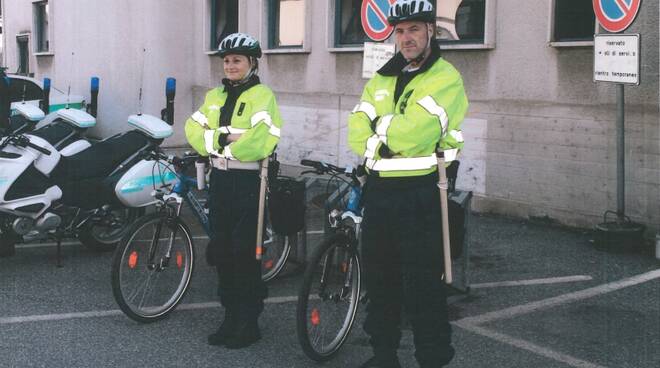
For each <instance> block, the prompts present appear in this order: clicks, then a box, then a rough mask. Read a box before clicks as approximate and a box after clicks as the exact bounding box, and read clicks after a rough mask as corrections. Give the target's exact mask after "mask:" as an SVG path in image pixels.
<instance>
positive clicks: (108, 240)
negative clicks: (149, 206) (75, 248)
mask: <svg viewBox="0 0 660 368" xmlns="http://www.w3.org/2000/svg"><path fill="white" fill-rule="evenodd" d="M143 214H144V209H143V208H118V209H114V210H112V211H111V212H110V215H109V216H112V218H111V219H108V218H106V219H103V220H102V221H90V222H89V223H87V224H86V225H85V226H84V227H83V228H81V229H80V232H79V233H78V240H80V242H81V243H82V244H83V245H84V246H85V247H87V248H88V249H90V250H93V251H95V252H109V251H112V250H114V249H115V248H116V247H117V245H118V244H119V242H120V241H121V239H122V237H123V236H124V234H125V233H126V231H127V230H128V228H129V226H130V225H131V224H132V223H133V222H135V220H137V219H138V218H139V217H140V216H142V215H143ZM108 220H109V221H108Z"/></svg>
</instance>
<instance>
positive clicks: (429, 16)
mask: <svg viewBox="0 0 660 368" xmlns="http://www.w3.org/2000/svg"><path fill="white" fill-rule="evenodd" d="M410 20H418V21H421V22H427V23H433V22H435V11H434V10H433V4H432V3H431V2H430V1H428V0H397V1H396V3H394V4H393V5H392V6H391V7H390V11H389V15H388V17H387V21H388V22H389V23H390V25H391V26H394V25H397V24H398V23H401V22H405V21H410Z"/></svg>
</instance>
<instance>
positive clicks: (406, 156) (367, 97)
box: [348, 58, 468, 177]
mask: <svg viewBox="0 0 660 368" xmlns="http://www.w3.org/2000/svg"><path fill="white" fill-rule="evenodd" d="M396 80H397V77H396V76H385V75H382V74H378V73H377V74H376V75H375V76H374V77H373V78H372V79H371V80H370V81H369V82H368V83H367V85H366V86H365V88H364V92H363V93H362V97H361V101H360V102H359V103H358V104H357V106H356V107H355V109H353V111H352V113H351V114H350V116H349V119H348V144H349V145H350V147H351V149H352V150H353V151H355V152H356V153H358V154H359V155H361V156H364V157H365V159H366V166H367V168H368V169H369V170H371V171H378V174H379V175H380V176H383V177H400V176H418V175H426V174H429V173H431V172H433V171H435V170H436V166H437V161H436V156H435V148H436V146H437V145H438V142H439V143H440V148H441V149H442V150H443V151H445V161H446V162H449V161H453V160H455V159H456V156H457V155H458V152H459V151H460V149H461V148H462V147H463V134H462V132H461V123H462V121H463V118H464V117H465V113H466V112H467V108H468V101H467V97H466V95H465V90H464V88H463V80H462V78H461V75H460V74H459V72H458V71H457V70H456V69H455V68H454V67H453V66H452V65H451V64H450V63H448V62H447V61H445V60H444V59H442V58H439V59H438V60H436V62H435V63H434V64H433V65H432V66H431V67H430V68H429V69H428V70H426V71H424V72H423V73H420V74H418V75H417V76H415V77H414V78H413V79H412V80H411V81H410V82H409V83H408V84H407V85H406V87H405V88H404V90H403V93H402V94H401V97H399V100H398V101H397V103H396V104H395V103H394V91H395V86H396ZM374 121H375V124H374V125H373V127H374V128H373V129H372V122H374ZM382 145H386V146H387V147H388V148H389V150H390V152H391V153H392V154H393V157H392V158H382V157H381V156H380V153H379V150H380V149H381V146H382Z"/></svg>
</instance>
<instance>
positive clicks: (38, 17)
mask: <svg viewBox="0 0 660 368" xmlns="http://www.w3.org/2000/svg"><path fill="white" fill-rule="evenodd" d="M32 7H33V8H32V10H33V16H34V34H35V42H34V47H35V49H34V51H35V52H48V51H49V32H48V22H49V16H48V13H49V12H48V1H40V2H37V3H33V4H32Z"/></svg>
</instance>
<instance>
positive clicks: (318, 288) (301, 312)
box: [296, 160, 365, 362]
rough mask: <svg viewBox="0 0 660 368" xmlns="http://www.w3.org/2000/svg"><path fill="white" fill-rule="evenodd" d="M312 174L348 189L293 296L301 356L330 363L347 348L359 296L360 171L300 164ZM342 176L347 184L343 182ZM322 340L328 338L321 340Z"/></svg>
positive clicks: (318, 164) (309, 161)
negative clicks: (297, 290)
mask: <svg viewBox="0 0 660 368" xmlns="http://www.w3.org/2000/svg"><path fill="white" fill-rule="evenodd" d="M300 163H301V164H302V165H303V166H308V167H312V168H314V170H312V171H307V172H313V173H316V174H320V175H324V174H331V175H332V177H331V179H330V180H331V181H332V180H333V179H339V180H342V181H344V182H345V183H346V184H348V188H349V189H350V193H349V194H348V200H347V201H346V203H345V205H344V206H342V207H343V208H342V209H333V210H331V211H330V213H329V214H328V221H329V223H330V229H331V235H330V236H329V237H327V238H326V239H325V240H324V241H323V242H322V243H321V244H320V245H319V247H318V248H317V249H316V250H315V251H314V253H313V254H312V256H311V258H310V259H309V263H308V266H307V268H306V269H305V273H304V276H303V282H302V285H301V287H300V290H299V292H298V304H297V308H296V330H297V335H298V341H299V343H300V345H301V347H302V349H303V351H304V352H305V354H306V355H307V356H308V357H310V358H311V359H313V360H315V361H319V362H322V361H327V360H329V359H331V358H332V357H333V356H334V355H335V354H336V353H337V352H338V351H339V349H340V348H341V347H342V345H343V344H344V343H345V342H346V339H347V338H348V335H349V333H350V331H351V328H352V326H353V323H354V321H355V316H356V314H357V310H358V306H359V303H360V302H361V301H364V299H365V298H364V297H362V296H361V294H360V290H361V283H360V275H361V265H360V254H359V250H358V244H359V238H360V231H361V228H360V225H361V223H362V204H361V195H362V185H361V182H360V179H361V178H362V177H363V176H364V174H365V173H364V169H363V168H362V167H358V168H357V170H354V169H353V168H351V167H347V168H345V169H342V168H340V167H337V166H334V165H330V164H327V163H322V162H318V161H311V160H302V161H301V162H300ZM342 176H346V177H348V178H350V180H347V179H344V178H343V177H342ZM326 334H327V335H326Z"/></svg>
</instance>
